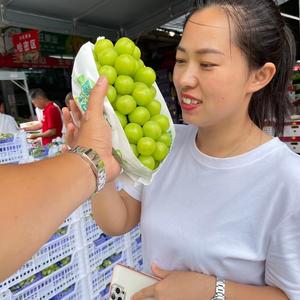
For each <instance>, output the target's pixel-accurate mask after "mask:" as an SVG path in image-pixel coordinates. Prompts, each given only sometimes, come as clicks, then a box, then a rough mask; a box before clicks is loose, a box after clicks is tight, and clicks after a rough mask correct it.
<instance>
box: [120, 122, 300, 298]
mask: <svg viewBox="0 0 300 300" xmlns="http://www.w3.org/2000/svg"><path fill="white" fill-rule="evenodd" d="M196 132H197V128H195V127H193V126H185V125H181V126H176V134H177V136H176V139H175V143H174V147H173V149H172V151H171V153H170V155H169V157H168V158H167V160H166V161H165V163H164V165H163V166H162V168H161V170H160V171H159V172H158V174H157V175H156V176H155V177H154V180H153V182H152V183H151V184H150V185H149V186H144V187H143V186H137V187H133V186H129V185H125V184H124V186H123V188H124V189H125V190H126V191H127V192H128V193H129V194H130V195H131V196H132V197H134V198H135V199H140V200H141V204H142V213H141V232H142V239H143V255H144V268H145V271H146V272H151V270H150V265H151V263H152V262H155V263H157V264H158V266H161V267H162V268H165V269H167V270H190V271H196V272H202V273H205V274H210V275H215V276H220V277H222V278H224V279H227V280H232V281H235V282H239V283H244V284H253V285H265V284H267V285H271V286H276V287H279V288H280V289H282V290H283V291H284V292H285V293H286V294H287V296H288V297H289V298H290V299H292V300H296V299H297V300H299V299H300V156H299V155H297V154H295V153H293V152H292V151H291V150H290V149H289V148H288V147H287V146H286V145H285V144H284V143H282V142H281V141H280V140H279V139H278V138H274V139H272V140H271V141H269V142H267V143H265V144H263V145H261V146H259V147H258V148H256V149H254V150H252V151H249V152H248V153H245V154H242V155H239V156H235V157H231V158H215V157H211V156H207V155H205V154H204V153H201V152H200V151H199V150H198V148H197V147H196V145H195V137H196Z"/></svg>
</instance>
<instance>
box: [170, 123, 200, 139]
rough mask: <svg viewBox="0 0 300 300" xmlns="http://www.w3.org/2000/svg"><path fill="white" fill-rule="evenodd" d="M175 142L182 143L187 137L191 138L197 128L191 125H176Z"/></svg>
mask: <svg viewBox="0 0 300 300" xmlns="http://www.w3.org/2000/svg"><path fill="white" fill-rule="evenodd" d="M174 126H175V133H176V136H175V142H176V143H178V142H179V143H181V142H183V140H185V139H186V138H187V137H190V136H191V135H195V134H196V131H197V128H196V127H194V126H191V125H185V124H175V125H174Z"/></svg>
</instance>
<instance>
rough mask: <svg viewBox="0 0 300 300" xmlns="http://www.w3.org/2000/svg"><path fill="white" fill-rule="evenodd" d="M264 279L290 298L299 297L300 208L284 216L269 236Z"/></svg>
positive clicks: (294, 299)
mask: <svg viewBox="0 0 300 300" xmlns="http://www.w3.org/2000/svg"><path fill="white" fill-rule="evenodd" d="M265 281H266V284H268V285H270V286H276V287H278V288H280V289H281V290H282V291H283V292H284V293H285V294H286V295H287V296H288V298H289V299H290V300H296V299H297V300H299V299H300V210H298V211H296V212H294V213H292V214H291V215H289V216H288V217H286V218H285V219H284V220H283V221H282V222H281V223H280V224H279V225H278V227H277V228H276V229H275V232H274V233H273V235H272V237H271V241H270V245H269V251H268V256H267V259H266V271H265Z"/></svg>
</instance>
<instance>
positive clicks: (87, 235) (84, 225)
mask: <svg viewBox="0 0 300 300" xmlns="http://www.w3.org/2000/svg"><path fill="white" fill-rule="evenodd" d="M79 223H80V230H81V237H82V241H83V244H84V245H88V244H89V243H91V242H93V241H95V240H97V239H98V238H99V237H100V235H101V234H102V233H103V231H102V230H101V229H100V227H99V226H98V225H97V224H96V222H95V220H94V219H93V217H92V216H86V217H83V218H81V219H80V222H79Z"/></svg>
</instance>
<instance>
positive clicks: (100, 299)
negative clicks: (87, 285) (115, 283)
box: [93, 283, 110, 300]
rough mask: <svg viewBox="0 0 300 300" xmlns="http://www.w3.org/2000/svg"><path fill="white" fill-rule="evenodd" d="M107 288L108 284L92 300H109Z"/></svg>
mask: <svg viewBox="0 0 300 300" xmlns="http://www.w3.org/2000/svg"><path fill="white" fill-rule="evenodd" d="M109 288H110V283H108V284H107V285H106V287H104V288H103V289H102V290H101V291H100V293H99V295H98V296H96V297H95V298H93V300H109Z"/></svg>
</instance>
